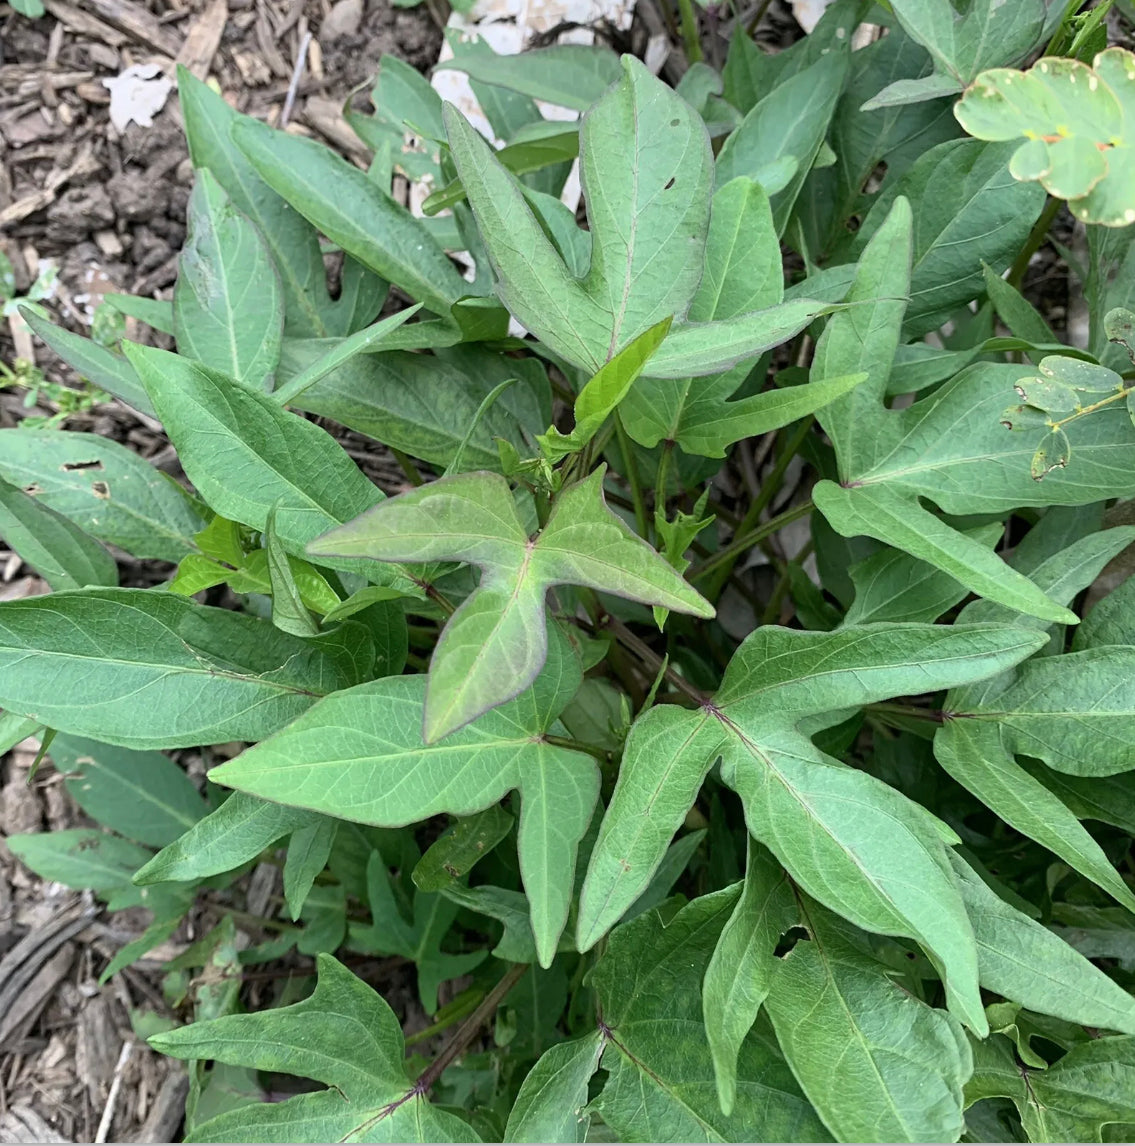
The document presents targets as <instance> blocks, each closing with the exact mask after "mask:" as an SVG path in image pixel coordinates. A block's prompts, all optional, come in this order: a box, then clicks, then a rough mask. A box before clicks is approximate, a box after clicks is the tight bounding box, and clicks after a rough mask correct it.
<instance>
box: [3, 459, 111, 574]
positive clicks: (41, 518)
mask: <svg viewBox="0 0 1135 1146" xmlns="http://www.w3.org/2000/svg"><path fill="white" fill-rule="evenodd" d="M0 537H2V538H3V539H4V541H5V543H6V544H7V545H8V548H9V549H11V550H12V552H13V553H18V554H19V555H20V557H21V558H23V560H24V561H26V562H27V563H28V564H29V565H30V566H31V567H32V568H33V569H35V571H36V572H37V573H38V574H39V575H40V576H41V577H42V578H43V579H44V580H45V581H46V582H47V583H48V585H50V586H51V588H52V589H82V588H84V587H85V586H87V585H117V584H118V565H117V564H116V563H115V560H114V558H113V557H111V555H110V554H109V553H108V552H107V551H106V550H105V549H104V548H103V547H102V546H101V545H100V544H99V543H98V542H97V541H96V540H95V539H94V538H93V537H90V536H88V535H87V534H86V533H84V532H83V531H82V530H81V529H80V528H79V527H78V526H77V525H75V524H74V523H73V522H72V521H71V520H70V519H68V518H66V517H64V516H63V514H61V513H59V512H58V511H57V510H54V509H52V508H51V507H50V506H49V505H47V504H46V503H44V502H41V501H40V500H39V499H38V498H36V497H32V496H31V495H30V494H28V493H25V492H24V491H23V490H22V489H20V488H19V487H18V486H14V485H12V483H11V482H8V481H5V480H4V479H3V478H0Z"/></svg>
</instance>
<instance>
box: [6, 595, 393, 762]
mask: <svg viewBox="0 0 1135 1146" xmlns="http://www.w3.org/2000/svg"><path fill="white" fill-rule="evenodd" d="M373 657H374V651H373V645H372V646H371V650H370V658H371V660H370V663H367V662H366V658H365V655H364V656H362V657H360V656H359V654H358V653H356V652H355V651H354V650H352V649H350V648H349V647H347V646H346V645H345V644H344V643H342V642H341V641H340V639H339V638H338V637H337V636H336V635H335V634H329V635H328V636H324V637H320V638H319V639H317V640H314V641H303V640H300V639H299V638H298V637H291V636H288V634H286V633H281V632H280V631H279V630H278V629H276V628H274V627H273V626H272V625H270V624H269V623H268V622H267V621H261V620H259V619H257V618H256V617H251V616H248V615H247V614H243V613H234V612H232V611H230V610H228V609H213V608H207V607H206V606H204V605H197V604H195V603H193V602H192V601H187V600H186V599H185V598H183V597H177V596H175V595H173V594H172V593H161V592H156V591H153V590H148V589H81V590H71V591H68V592H65V593H53V594H50V595H49V596H46V597H30V598H27V599H25V600H17V601H6V602H4V603H3V604H2V605H0V705H3V707H4V708H6V709H10V710H11V711H13V712H19V713H22V714H23V715H25V716H32V715H33V714H34V718H35V719H36V720H38V721H40V722H41V723H43V724H46V725H48V726H49V727H51V728H57V729H59V731H60V732H70V733H73V734H74V735H76V736H89V737H91V738H92V739H98V740H105V741H107V742H108V743H110V744H119V745H122V746H123V747H126V748H184V747H190V746H194V745H198V744H217V743H221V742H223V741H226V740H259V739H261V738H262V737H264V736H267V735H268V734H269V733H271V732H273V731H275V730H276V729H277V728H279V727H280V726H281V725H283V724H287V723H288V722H289V721H290V720H293V719H294V718H295V717H297V716H298V715H299V714H300V713H301V712H303V711H304V709H306V708H308V707H309V706H310V705H311V704H313V703H314V702H315V700H316V699H317V698H318V697H320V696H322V695H323V694H325V693H328V692H332V691H334V690H335V689H339V688H345V687H349V686H350V685H351V684H354V683H355V682H356V681H357V680H358V679H359V676H360V674H361V673H363V672H366V671H367V670H368V669H369V668H370V664H371V663H373Z"/></svg>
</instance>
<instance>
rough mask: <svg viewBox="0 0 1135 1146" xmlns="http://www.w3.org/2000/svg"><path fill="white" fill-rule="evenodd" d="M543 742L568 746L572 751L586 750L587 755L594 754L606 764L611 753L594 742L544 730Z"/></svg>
mask: <svg viewBox="0 0 1135 1146" xmlns="http://www.w3.org/2000/svg"><path fill="white" fill-rule="evenodd" d="M544 742H545V743H546V744H554V745H556V746H557V747H559V748H570V749H571V750H572V751H573V752H586V753H587V755H588V756H594V757H595V759H596V760H598V761H599V763H600V764H607V763H608V762H609V761H610V758H611V754H610V753H609V752H607V751H606V749H603V748H597V747H596V746H595V745H594V744H584V742H583V741H582V740H573V739H572V738H571V737H570V736H553V735H552V734H551V733H547V732H546V733H545V734H544Z"/></svg>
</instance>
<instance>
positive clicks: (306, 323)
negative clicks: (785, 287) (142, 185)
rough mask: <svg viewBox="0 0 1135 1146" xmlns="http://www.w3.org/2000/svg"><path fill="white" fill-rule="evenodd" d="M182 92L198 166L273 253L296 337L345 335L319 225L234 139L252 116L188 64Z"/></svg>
mask: <svg viewBox="0 0 1135 1146" xmlns="http://www.w3.org/2000/svg"><path fill="white" fill-rule="evenodd" d="M177 90H178V96H179V98H180V100H181V114H182V118H183V119H184V120H185V136H186V141H187V142H188V144H189V156H190V158H191V159H192V160H193V166H194V167H195V168H196V169H197V170H200V169H202V168H208V170H209V172H210V173H211V174H212V175H213V177H214V178H215V179H216V180H217V182H218V183H220V185H221V186H222V187H223V188H224V189H225V191H226V192H227V193H228V196H229V198H230V199H231V200H232V203H233V206H234V207H235V208H236V209H237V210H238V211H240V212H241V213H242V214H244V215H246V216H247V217H248V218H249V219H251V220H252V222H253V223H254V224H255V226H256V227H257V229H258V230H259V232H260V234H261V236H262V237H263V239H264V241H265V242H266V243H267V244H268V247H269V249H270V251H271V252H272V261H273V263H274V264H275V266H276V270H277V271H278V273H279V275H280V286H281V289H282V290H283V294H284V328H285V330H286V331H287V333H288V334H290V335H292V336H293V337H318V336H320V335H324V334H338V333H341V331H339V330H338V329H336V330H330V329H328V322H329V319H330V318H331V314H332V313H333V311H332V308H333V304H332V302H331V296H330V295H329V294H328V292H327V272H326V271H325V270H324V267H323V255H322V253H321V252H320V249H319V238H318V236H317V235H316V233H315V229H314V228H313V227H311V226H310V225H309V224H308V223H307V222H306V220H305V219H304V218H303V217H302V216H301V215H300V214H299V213H298V212H297V211H295V210H294V209H293V208H292V207H291V205H290V204H288V203H286V202H285V201H284V200H283V199H282V198H280V196H279V195H277V194H276V192H275V191H274V190H273V189H272V188H271V187H269V186H268V184H267V183H265V181H264V180H263V179H261V177H260V175H259V174H258V173H257V171H256V169H255V168H254V167H253V166H252V164H251V163H249V161H248V160H247V159H246V158H245V156H244V153H243V152H242V151H241V150H240V148H239V147H237V145H236V143H235V142H234V140H233V128H234V126H235V125H236V124H237V123H240V122H243V121H244V120H245V118H246V117H245V116H242V115H241V114H240V113H239V112H237V111H234V110H233V109H232V108H231V107H229V105H228V104H227V103H226V102H225V101H224V99H222V98H221V96H220V95H219V94H218V93H217V92H215V91H213V90H212V88H210V87H209V86H208V85H207V84H204V83H202V82H201V81H200V80H199V79H197V78H196V76H194V75H193V74H192V73H191V72H190V71H189V70H188V69H187V68H184V67H179V68H178V69H177Z"/></svg>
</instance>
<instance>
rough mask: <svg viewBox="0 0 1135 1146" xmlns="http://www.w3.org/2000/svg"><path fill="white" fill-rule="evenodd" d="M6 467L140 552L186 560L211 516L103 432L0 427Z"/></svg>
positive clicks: (83, 524)
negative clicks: (186, 555) (203, 515)
mask: <svg viewBox="0 0 1135 1146" xmlns="http://www.w3.org/2000/svg"><path fill="white" fill-rule="evenodd" d="M0 474H2V475H3V477H4V478H5V479H6V480H7V481H10V482H12V483H13V484H14V485H18V486H20V487H21V488H22V489H23V490H25V491H26V492H27V493H29V494H31V495H32V496H34V497H35V498H36V499H37V500H39V501H41V502H42V503H43V504H44V505H46V506H49V507H50V508H51V509H53V510H55V511H56V512H57V513H61V514H62V515H63V516H64V517H66V518H67V519H68V520H70V521H73V522H74V523H75V524H76V525H77V526H78V527H79V528H80V529H82V530H83V532H84V533H88V534H90V535H91V536H92V537H97V538H98V539H99V540H100V541H105V542H109V543H110V544H111V545H117V546H118V548H120V549H125V550H126V552H127V553H130V554H133V555H134V556H135V557H152V558H157V559H158V560H161V561H179V560H180V559H181V558H182V557H183V556H184V555H185V554H186V553H188V552H190V551H192V550H193V549H194V548H196V546H195V543H194V541H193V535H194V534H195V533H197V532H199V531H200V530H201V529H202V527H203V526H204V524H205V522H204V519H203V518H202V517H201V515H200V513H199V512H198V511H197V508H196V507H195V506H194V504H193V502H192V500H191V499H190V498H189V497H188V496H186V494H185V492H184V490H182V489H181V488H180V487H179V486H178V485H177V483H176V482H174V481H171V480H170V479H169V477H168V476H167V475H165V474H163V473H162V472H160V471H159V470H156V469H154V467H153V466H151V465H149V464H148V463H147V462H145V461H144V460H143V459H142V458H140V457H139V456H138V455H137V454H136V453H135V452H134V451H133V450H128V449H126V448H125V447H124V446H121V445H119V443H118V442H115V441H112V440H110V439H108V438H104V437H101V436H100V435H97V434H79V433H72V432H70V431H67V430H25V429H16V430H0Z"/></svg>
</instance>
